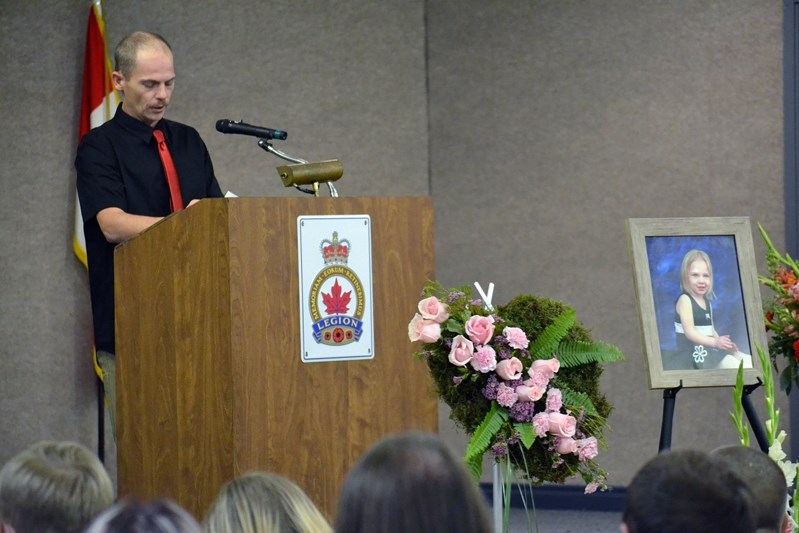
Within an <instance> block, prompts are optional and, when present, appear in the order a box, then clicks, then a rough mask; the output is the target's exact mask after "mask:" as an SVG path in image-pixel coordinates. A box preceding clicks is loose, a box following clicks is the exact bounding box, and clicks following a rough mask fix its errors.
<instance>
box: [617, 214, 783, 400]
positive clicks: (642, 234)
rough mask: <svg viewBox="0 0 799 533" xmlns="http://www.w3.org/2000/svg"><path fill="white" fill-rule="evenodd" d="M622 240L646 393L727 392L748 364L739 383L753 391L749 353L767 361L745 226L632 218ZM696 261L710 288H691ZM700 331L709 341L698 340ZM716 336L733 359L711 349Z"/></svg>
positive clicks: (730, 220) (757, 370)
mask: <svg viewBox="0 0 799 533" xmlns="http://www.w3.org/2000/svg"><path fill="white" fill-rule="evenodd" d="M627 236H628V238H629V247H630V254H631V257H632V262H633V270H634V280H635V292H636V297H637V301H638V310H639V318H640V324H641V330H642V333H643V346H644V353H645V354H646V361H647V366H648V368H649V385H650V388H652V389H666V388H673V387H678V386H680V385H682V386H683V387H724V386H733V385H735V382H736V377H737V368H738V363H739V360H741V359H743V360H744V361H747V362H748V361H749V360H750V359H748V358H747V356H751V367H750V366H745V370H744V383H746V384H754V383H757V380H758V378H759V377H760V376H761V375H762V370H761V367H760V361H759V359H758V357H757V353H756V346H759V347H760V348H761V349H762V350H763V351H764V352H765V353H766V354H768V343H767V339H766V330H765V321H764V318H763V306H762V303H761V300H760V288H759V282H758V279H757V268H756V264H755V255H754V245H753V242H752V228H751V224H750V222H749V218H748V217H717V218H710V217H708V218H631V219H628V220H627ZM697 250H700V251H701V252H704V253H705V255H704V256H702V255H701V253H699V254H697V252H696V251H697ZM689 252H690V254H691V255H690V257H689ZM702 257H706V258H707V261H709V262H710V267H709V268H707V267H705V268H706V269H707V270H709V276H708V274H705V275H704V277H705V279H707V278H708V277H710V284H708V283H707V282H701V281H694V282H692V281H691V277H692V276H693V277H694V278H695V279H699V278H700V277H702V273H701V272H702V265H706V264H707V262H706V261H705V260H704V259H702ZM697 259H700V261H699V262H698V263H695V262H696V261H697ZM683 263H688V264H687V266H684V265H683ZM695 264H696V267H695V268H696V269H699V270H698V271H692V270H691V269H692V268H694V267H693V265H695ZM683 272H684V273H685V276H684V277H683V275H682V274H683ZM692 283H696V284H697V285H693V288H692ZM708 285H709V288H708ZM705 293H706V295H705ZM691 295H693V296H691ZM706 296H707V297H706ZM678 299H680V300H679V301H680V306H681V307H680V309H681V311H682V312H683V313H685V314H684V315H681V314H679V313H678V312H677V308H678V307H677V306H678ZM692 301H693V302H692ZM689 309H693V311H690V310H689ZM683 316H684V317H685V322H686V324H687V325H686V326H685V327H683V324H682V319H681V317H683ZM692 322H696V324H692ZM707 323H709V324H710V325H709V326H708V325H707ZM700 324H705V325H703V326H701V327H700V326H699V325H700ZM701 328H705V329H704V330H703V331H704V332H705V333H707V332H708V331H714V333H715V334H716V337H715V338H710V339H707V338H706V337H703V336H700V337H697V335H700V334H699V333H698V330H699V329H701ZM708 328H710V329H708ZM723 336H729V339H730V340H732V341H733V342H734V343H735V345H736V346H737V350H736V351H733V350H732V349H729V350H719V349H718V346H724V345H725V343H726V341H724V340H720V339H718V337H723ZM692 339H693V340H692ZM714 339H715V340H714ZM706 341H707V345H706ZM745 365H746V363H745Z"/></svg>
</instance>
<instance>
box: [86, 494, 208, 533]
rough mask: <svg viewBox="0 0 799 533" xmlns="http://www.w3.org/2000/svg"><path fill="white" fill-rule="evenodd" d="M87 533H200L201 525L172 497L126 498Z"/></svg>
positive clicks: (106, 512) (93, 523)
mask: <svg viewBox="0 0 799 533" xmlns="http://www.w3.org/2000/svg"><path fill="white" fill-rule="evenodd" d="M86 533H200V524H198V523H197V520H195V519H194V517H193V516H191V515H190V514H189V513H188V511H186V510H185V509H183V507H181V506H180V505H178V504H177V503H175V502H173V501H171V500H167V499H160V500H155V501H152V502H150V503H141V502H137V501H135V500H125V501H122V502H120V503H118V504H116V505H114V506H113V507H111V508H110V509H108V510H107V511H105V512H104V513H102V514H101V515H100V516H98V517H97V518H96V519H95V520H94V522H92V523H91V525H90V526H89V528H88V529H87V530H86Z"/></svg>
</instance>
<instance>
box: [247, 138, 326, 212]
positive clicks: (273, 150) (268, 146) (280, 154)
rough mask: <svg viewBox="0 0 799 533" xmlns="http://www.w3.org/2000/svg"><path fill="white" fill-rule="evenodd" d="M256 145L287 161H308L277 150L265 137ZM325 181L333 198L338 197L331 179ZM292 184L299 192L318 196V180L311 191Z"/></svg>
mask: <svg viewBox="0 0 799 533" xmlns="http://www.w3.org/2000/svg"><path fill="white" fill-rule="evenodd" d="M258 146H260V147H261V148H263V149H264V150H266V151H267V152H269V153H271V154H274V155H276V156H277V157H279V158H281V159H284V160H286V161H288V162H289V163H296V164H298V165H307V164H308V163H309V162H308V161H306V160H305V159H300V158H298V157H293V156H290V155H288V154H287V153H285V152H282V151H280V150H278V149H277V148H275V147H274V146H272V145H271V144H270V143H269V141H268V140H267V139H258ZM325 183H326V184H327V187H328V189H329V190H330V196H331V197H333V198H337V197H338V191H336V188H335V187H334V186H333V183H332V181H325ZM292 185H294V188H296V189H297V190H299V191H301V192H304V193H306V194H313V195H315V196H319V182H314V183H313V188H314V190H312V191H311V190H308V189H303V188H302V187H300V186H299V184H297V183H293V184H292Z"/></svg>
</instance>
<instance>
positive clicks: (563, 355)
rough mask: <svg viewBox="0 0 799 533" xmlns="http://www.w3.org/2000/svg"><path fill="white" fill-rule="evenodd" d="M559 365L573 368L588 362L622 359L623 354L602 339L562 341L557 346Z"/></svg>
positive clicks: (608, 361)
mask: <svg viewBox="0 0 799 533" xmlns="http://www.w3.org/2000/svg"><path fill="white" fill-rule="evenodd" d="M557 354H558V361H560V366H562V367H565V368H573V367H576V366H582V365H587V364H589V363H612V362H614V361H624V354H623V353H621V350H619V349H618V348H617V347H616V346H613V345H612V344H608V343H606V342H602V341H596V342H593V343H588V342H563V343H561V344H560V345H558V347H557Z"/></svg>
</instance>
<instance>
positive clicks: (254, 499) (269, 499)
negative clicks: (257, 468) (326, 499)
mask: <svg viewBox="0 0 799 533" xmlns="http://www.w3.org/2000/svg"><path fill="white" fill-rule="evenodd" d="M202 526H203V531H206V532H208V533H284V532H285V533H329V532H331V531H332V530H331V528H330V524H328V522H327V520H325V517H324V516H323V515H322V513H321V512H320V511H319V509H317V508H316V506H315V505H314V503H313V502H312V501H311V499H310V498H309V497H308V496H307V495H306V494H305V493H304V492H303V491H302V489H301V488H300V487H298V486H297V485H295V484H294V483H292V482H291V481H289V480H288V479H286V478H284V477H281V476H279V475H277V474H267V473H264V472H252V473H249V474H245V475H243V476H241V477H239V478H236V479H234V480H232V481H229V482H228V483H226V484H225V485H224V486H223V487H222V488H221V489H220V491H219V494H218V495H217V498H216V501H214V503H213V504H212V505H211V508H210V509H209V511H208V514H207V515H206V516H205V520H203V524H202Z"/></svg>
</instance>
